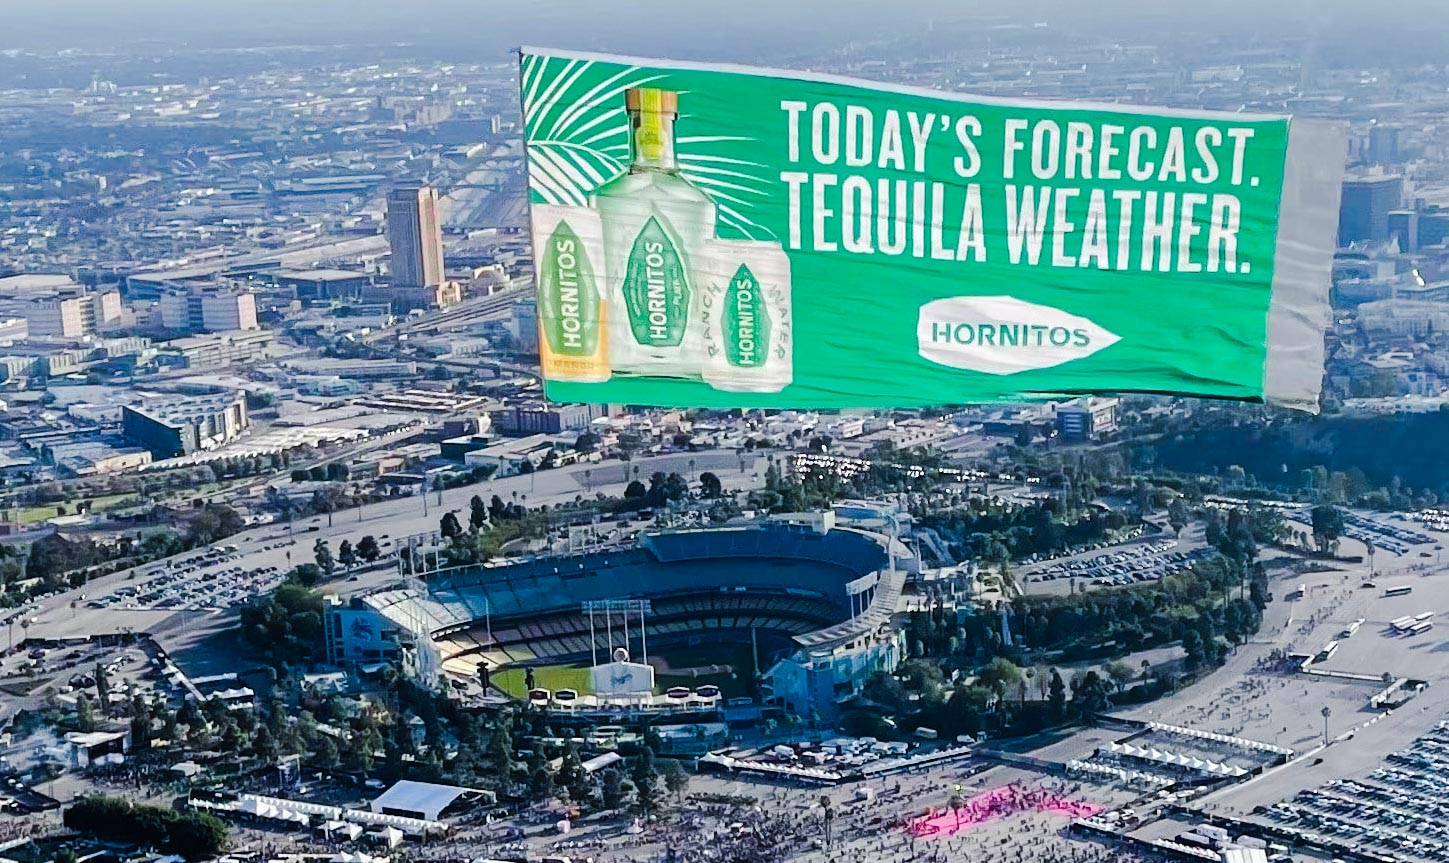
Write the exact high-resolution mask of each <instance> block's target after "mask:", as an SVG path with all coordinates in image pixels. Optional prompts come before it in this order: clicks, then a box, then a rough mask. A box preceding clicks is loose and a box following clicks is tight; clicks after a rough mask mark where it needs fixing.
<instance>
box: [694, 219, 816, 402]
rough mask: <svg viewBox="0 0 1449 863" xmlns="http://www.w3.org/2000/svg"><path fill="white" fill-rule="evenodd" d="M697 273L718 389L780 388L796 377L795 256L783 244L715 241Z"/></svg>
mask: <svg viewBox="0 0 1449 863" xmlns="http://www.w3.org/2000/svg"><path fill="white" fill-rule="evenodd" d="M703 252H704V254H702V255H700V256H699V264H698V266H697V268H696V272H697V273H698V276H699V281H700V282H701V283H703V284H704V286H705V288H704V291H703V296H702V301H701V307H702V308H701V312H700V318H701V327H700V329H701V331H702V332H703V334H704V345H705V350H704V367H703V369H702V371H701V374H702V377H703V378H704V382H705V383H707V384H709V385H710V386H711V387H714V388H715V389H717V390H727V391H729V392H744V393H775V392H779V391H780V390H782V389H784V388H785V387H787V386H789V384H790V381H791V379H792V377H793V366H792V356H791V353H792V350H793V334H792V329H793V322H792V320H791V311H790V257H789V256H788V255H786V254H785V250H784V249H783V248H781V246H780V244H779V243H767V242H754V241H744V240H714V241H713V242H710V243H706V244H705V246H704V249H703Z"/></svg>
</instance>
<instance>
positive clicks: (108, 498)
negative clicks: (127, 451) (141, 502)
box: [14, 494, 136, 525]
mask: <svg viewBox="0 0 1449 863" xmlns="http://www.w3.org/2000/svg"><path fill="white" fill-rule="evenodd" d="M134 497H136V495H135V494H106V495H101V496H100V497H93V498H88V499H87V500H88V501H89V503H90V505H91V512H105V511H106V510H108V509H113V508H114V507H115V506H116V504H118V503H120V502H121V501H123V500H128V499H131V498H134ZM87 500H81V501H71V500H67V501H62V502H61V503H53V504H46V505H45V506H23V507H20V508H19V509H17V510H15V511H14V512H15V513H16V521H18V522H19V523H20V524H27V525H28V524H40V523H41V522H43V521H46V520H47V519H52V518H55V517H56V514H57V513H56V511H55V508H56V507H57V506H61V505H64V506H65V511H66V514H67V515H74V514H75V507H76V504H77V503H85V502H87Z"/></svg>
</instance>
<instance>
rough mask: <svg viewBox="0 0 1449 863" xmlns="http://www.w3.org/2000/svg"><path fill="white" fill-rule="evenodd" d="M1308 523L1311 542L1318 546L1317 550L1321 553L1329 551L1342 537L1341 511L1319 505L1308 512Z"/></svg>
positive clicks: (1334, 507) (1336, 508)
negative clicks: (1310, 528) (1311, 534)
mask: <svg viewBox="0 0 1449 863" xmlns="http://www.w3.org/2000/svg"><path fill="white" fill-rule="evenodd" d="M1309 522H1310V524H1311V525H1312V526H1313V541H1314V542H1316V543H1317V544H1318V550H1319V551H1320V552H1323V553H1328V552H1329V551H1331V550H1332V549H1333V547H1334V546H1335V545H1337V543H1338V540H1339V537H1341V536H1342V535H1343V512H1342V510H1340V509H1339V508H1338V507H1336V506H1328V505H1326V504H1320V505H1318V506H1315V507H1314V508H1313V509H1312V510H1310V512H1309Z"/></svg>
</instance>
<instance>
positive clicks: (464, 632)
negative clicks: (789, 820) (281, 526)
mask: <svg viewBox="0 0 1449 863" xmlns="http://www.w3.org/2000/svg"><path fill="white" fill-rule="evenodd" d="M891 543H892V540H891V539H890V538H889V537H886V536H884V535H882V534H878V533H872V532H869V531H864V530H858V529H852V528H841V527H836V526H835V524H834V520H833V518H832V517H831V516H830V514H829V513H823V514H814V515H812V516H811V518H810V519H808V520H806V522H805V523H787V522H782V521H772V520H766V521H760V522H752V523H748V524H743V525H731V526H725V527H717V528H694V529H682V530H665V531H659V532H653V533H645V534H641V535H640V536H639V537H638V538H637V539H636V540H634V541H632V542H630V543H629V544H628V545H616V546H614V547H611V548H607V549H595V550H590V551H586V552H576V553H566V554H550V555H542V556H536V557H528V558H519V559H514V560H508V561H504V562H491V563H488V564H484V565H475V566H469V567H458V568H452V569H443V570H439V571H435V572H431V573H428V574H426V575H422V576H419V577H409V578H408V579H406V580H405V581H404V582H403V583H402V584H400V585H399V586H396V587H392V588H389V589H386V590H382V591H378V592H375V593H372V594H369V595H367V596H364V597H360V598H357V599H354V600H353V601H352V602H350V603H347V604H342V603H340V602H339V603H338V604H336V605H334V606H333V607H332V608H330V609H329V611H328V614H327V633H328V634H327V643H328V649H329V653H330V658H331V659H332V660H333V661H337V662H354V663H368V662H380V661H390V660H397V661H400V662H401V664H402V666H403V667H404V669H406V670H407V672H408V673H409V674H412V675H414V676H415V677H417V678H419V679H421V680H423V681H424V682H427V683H429V684H436V683H438V682H440V681H444V680H447V681H450V682H452V683H453V688H454V689H455V690H463V689H466V688H467V687H468V686H469V685H475V684H476V683H477V682H478V681H479V680H480V679H486V680H487V681H489V683H490V685H491V687H492V688H493V689H497V690H501V691H503V692H505V693H507V694H508V695H510V696H513V697H515V698H528V699H530V700H531V701H533V702H534V703H536V704H538V705H539V706H544V707H548V708H550V709H558V710H596V711H606V712H607V711H609V710H629V711H640V710H646V711H647V710H670V709H676V708H678V709H685V708H693V709H699V708H701V707H718V706H721V705H723V704H724V703H725V702H727V701H728V700H729V699H732V698H740V697H745V696H751V697H754V696H758V697H759V698H762V699H763V700H764V701H765V702H766V703H772V704H776V705H779V706H780V707H782V708H784V709H786V710H789V711H792V712H795V713H797V714H799V715H805V714H807V713H811V712H814V713H818V714H819V715H821V716H830V715H833V714H834V713H835V709H836V705H838V704H839V703H840V702H841V701H844V700H848V699H849V698H851V697H853V696H854V695H856V694H857V693H858V692H859V690H860V687H861V686H862V685H863V684H864V682H865V680H866V679H867V678H868V677H869V676H870V674H871V673H872V672H874V671H876V670H878V669H890V668H894V667H895V665H896V664H897V663H898V662H899V660H900V658H901V648H902V636H901V635H900V633H898V632H896V631H895V629H894V628H893V627H892V624H891V620H892V615H893V612H894V610H895V606H896V602H897V599H898V598H899V595H900V590H901V586H902V583H903V579H904V576H903V575H902V574H901V573H900V572H899V570H898V567H896V566H895V565H894V564H895V559H894V557H893V556H892V554H891V553H890V552H889V551H888V549H889V548H890V546H891ZM896 551H897V553H898V554H904V553H908V552H905V550H904V549H902V548H900V547H899V546H897V548H896ZM631 656H632V657H635V658H642V660H643V661H642V662H638V661H631V660H630V657H631Z"/></svg>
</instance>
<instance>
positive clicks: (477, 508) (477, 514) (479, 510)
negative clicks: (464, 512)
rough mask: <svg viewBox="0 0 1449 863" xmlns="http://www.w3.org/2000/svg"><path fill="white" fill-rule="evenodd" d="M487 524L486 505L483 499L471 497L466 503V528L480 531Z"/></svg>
mask: <svg viewBox="0 0 1449 863" xmlns="http://www.w3.org/2000/svg"><path fill="white" fill-rule="evenodd" d="M487 524H488V505H487V504H486V503H484V502H483V498H481V497H479V496H478V495H476V494H475V495H473V497H472V499H470V500H469V501H468V526H469V527H471V528H473V529H474V530H482V529H483V527H484V526H485V525H487Z"/></svg>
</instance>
